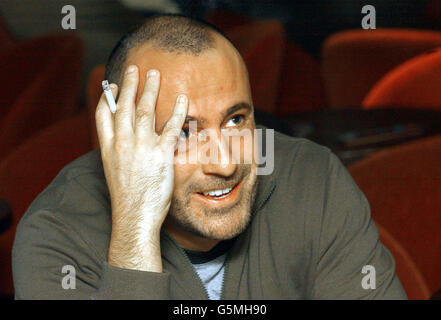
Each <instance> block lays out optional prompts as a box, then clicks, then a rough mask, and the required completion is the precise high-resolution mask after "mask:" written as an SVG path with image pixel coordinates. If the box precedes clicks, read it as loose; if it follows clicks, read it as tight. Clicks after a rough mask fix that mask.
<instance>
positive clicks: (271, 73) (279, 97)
mask: <svg viewBox="0 0 441 320" xmlns="http://www.w3.org/2000/svg"><path fill="white" fill-rule="evenodd" d="M205 19H206V20H207V21H209V22H211V23H212V24H214V25H216V26H217V27H219V28H220V29H221V30H223V31H224V32H225V34H226V35H227V36H228V37H229V38H230V39H231V40H232V42H233V43H234V44H235V45H236V46H237V47H238V49H239V52H240V53H241V54H242V55H243V56H244V60H245V63H246V64H247V66H248V69H249V72H250V82H251V87H252V91H253V99H254V104H255V105H256V106H257V107H259V108H261V109H263V110H265V111H270V112H273V113H277V114H279V115H286V114H291V113H294V112H297V111H311V110H317V109H321V108H324V107H325V97H324V88H323V81H322V75H321V68H320V64H319V63H318V62H317V61H316V60H314V59H313V58H312V57H311V56H310V55H309V54H308V53H306V52H305V51H304V50H303V49H301V48H300V47H299V46H296V45H294V44H291V43H289V42H287V41H285V40H284V38H285V34H284V30H283V27H282V26H281V25H280V24H278V23H277V25H278V26H277V27H274V26H271V24H269V25H268V26H265V25H255V22H256V21H255V20H253V19H251V18H250V17H247V16H244V15H241V14H237V13H233V12H229V11H225V10H219V9H216V10H212V11H210V12H209V13H208V14H207V16H206V17H205ZM261 23H262V22H261ZM263 23H270V22H268V21H267V22H263ZM273 23H274V22H273ZM265 28H269V30H268V31H267V32H269V31H271V28H273V30H272V31H271V33H270V36H269V39H265V38H264V36H263V34H260V35H259V33H260V32H261V31H260V29H265ZM241 30H242V31H241ZM243 30H246V31H245V32H244V31H243ZM238 31H239V36H237V35H236V32H238ZM247 32H248V33H249V34H250V35H249V36H248V35H247ZM281 37H283V39H281ZM244 42H245V47H246V46H248V44H249V43H251V44H252V42H255V43H256V46H255V47H254V48H251V49H252V51H251V52H252V55H249V54H248V52H249V51H250V49H247V48H244ZM258 42H262V44H261V45H257V44H258ZM279 50H282V52H279ZM274 96H275V97H276V99H275V100H274V98H273V97H274ZM271 104H275V106H271Z"/></svg>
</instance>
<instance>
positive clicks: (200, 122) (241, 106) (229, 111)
mask: <svg viewBox="0 0 441 320" xmlns="http://www.w3.org/2000/svg"><path fill="white" fill-rule="evenodd" d="M240 109H247V110H248V111H251V110H253V108H252V107H251V106H250V105H249V104H248V103H246V102H240V103H237V104H235V105H234V106H232V107H229V108H228V109H227V111H225V112H224V113H223V117H222V118H223V119H225V118H226V117H228V116H229V115H231V114H233V113H235V112H236V111H237V110H240ZM190 121H196V122H197V123H198V125H203V124H204V122H205V120H204V119H198V118H195V117H192V116H187V117H185V122H184V123H189V122H190Z"/></svg>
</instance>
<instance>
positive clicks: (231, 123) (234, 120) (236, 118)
mask: <svg viewBox="0 0 441 320" xmlns="http://www.w3.org/2000/svg"><path fill="white" fill-rule="evenodd" d="M243 118H244V117H243V116H242V115H237V116H234V117H233V118H231V119H230V120H228V122H227V124H226V126H227V127H234V126H237V125H238V124H240V123H241V122H242V121H243Z"/></svg>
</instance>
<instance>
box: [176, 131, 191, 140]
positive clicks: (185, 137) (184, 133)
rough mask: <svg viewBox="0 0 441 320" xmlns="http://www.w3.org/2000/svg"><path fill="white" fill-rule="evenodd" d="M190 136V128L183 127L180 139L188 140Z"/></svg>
mask: <svg viewBox="0 0 441 320" xmlns="http://www.w3.org/2000/svg"><path fill="white" fill-rule="evenodd" d="M189 136H190V132H189V130H188V129H187V128H183V129H182V130H181V132H180V134H179V140H187V139H188V137H189Z"/></svg>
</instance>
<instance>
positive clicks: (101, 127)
mask: <svg viewBox="0 0 441 320" xmlns="http://www.w3.org/2000/svg"><path fill="white" fill-rule="evenodd" d="M110 89H111V90H112V94H113V97H114V99H116V96H117V94H118V86H117V85H116V84H114V83H112V84H111V85H110ZM95 122H96V130H97V133H98V140H99V142H100V147H101V149H102V148H103V147H104V146H105V145H106V144H107V142H109V141H111V140H112V139H113V135H114V126H113V116H112V112H111V111H110V107H109V104H108V102H107V99H106V96H105V95H104V92H103V93H102V94H101V98H100V100H99V102H98V105H97V107H96V110H95Z"/></svg>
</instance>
